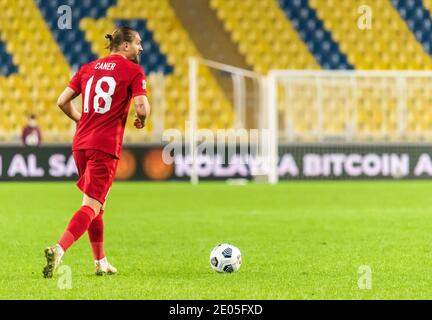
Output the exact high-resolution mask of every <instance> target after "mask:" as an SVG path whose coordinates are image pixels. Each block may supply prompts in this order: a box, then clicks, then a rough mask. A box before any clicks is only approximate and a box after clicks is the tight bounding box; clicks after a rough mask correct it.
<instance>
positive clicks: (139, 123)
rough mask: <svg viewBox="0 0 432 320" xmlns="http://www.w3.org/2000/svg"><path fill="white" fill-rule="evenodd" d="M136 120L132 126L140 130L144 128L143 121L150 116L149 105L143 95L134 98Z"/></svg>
mask: <svg viewBox="0 0 432 320" xmlns="http://www.w3.org/2000/svg"><path fill="white" fill-rule="evenodd" d="M134 103H135V111H136V117H137V118H136V119H135V122H134V126H135V128H137V129H142V128H144V126H145V120H146V119H147V118H148V117H149V116H150V103H149V101H148V99H147V96H145V95H139V96H136V97H134Z"/></svg>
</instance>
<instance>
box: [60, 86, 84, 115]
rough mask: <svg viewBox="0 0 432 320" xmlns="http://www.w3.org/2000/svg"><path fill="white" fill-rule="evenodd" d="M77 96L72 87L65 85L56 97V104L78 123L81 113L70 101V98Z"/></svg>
mask: <svg viewBox="0 0 432 320" xmlns="http://www.w3.org/2000/svg"><path fill="white" fill-rule="evenodd" d="M77 96H79V93H77V92H75V91H74V90H73V89H72V88H70V87H67V88H66V89H65V90H64V91H63V93H62V94H61V95H60V97H59V98H58V99H57V105H58V106H59V108H60V109H61V110H62V111H63V112H64V113H65V114H66V115H67V116H68V117H69V118H71V119H72V120H74V121H75V122H77V123H78V122H79V121H80V119H81V113H79V112H78V111H77V109H75V106H74V105H73V102H72V100H73V99H75V98H76V97H77Z"/></svg>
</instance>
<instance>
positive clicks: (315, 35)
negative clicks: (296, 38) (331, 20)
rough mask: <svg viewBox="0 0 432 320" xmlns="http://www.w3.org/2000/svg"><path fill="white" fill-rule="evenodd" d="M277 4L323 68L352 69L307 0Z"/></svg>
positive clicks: (281, 0)
mask: <svg viewBox="0 0 432 320" xmlns="http://www.w3.org/2000/svg"><path fill="white" fill-rule="evenodd" d="M279 4H280V6H281V7H282V9H283V10H284V11H285V14H286V15H287V17H288V18H289V19H290V21H291V22H292V25H293V26H294V28H295V29H296V31H297V33H298V34H299V35H300V36H301V38H302V39H303V41H304V42H305V43H306V45H307V47H308V48H309V50H310V52H312V53H313V55H314V57H315V59H316V60H317V61H318V62H319V64H320V65H321V66H322V67H323V68H324V69H332V70H335V69H342V70H349V69H353V66H352V65H351V64H350V63H349V62H348V61H347V58H346V56H345V54H344V53H342V52H341V51H340V50H339V46H338V44H337V43H336V42H335V41H334V40H333V39H332V37H331V34H330V33H329V32H328V31H327V30H326V29H325V28H324V26H323V23H322V21H321V20H320V19H319V18H318V17H317V15H316V13H315V11H314V10H313V9H312V8H310V7H309V5H308V1H307V0H295V1H291V0H279Z"/></svg>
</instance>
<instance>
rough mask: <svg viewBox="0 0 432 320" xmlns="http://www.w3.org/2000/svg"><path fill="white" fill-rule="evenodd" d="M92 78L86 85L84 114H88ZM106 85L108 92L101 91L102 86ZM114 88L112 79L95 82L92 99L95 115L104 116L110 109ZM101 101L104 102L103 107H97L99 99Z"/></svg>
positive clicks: (101, 79) (114, 83)
mask: <svg viewBox="0 0 432 320" xmlns="http://www.w3.org/2000/svg"><path fill="white" fill-rule="evenodd" d="M93 80H94V76H93V77H91V78H90V79H89V80H88V81H87V84H86V88H85V94H84V95H85V96H84V112H85V113H88V112H89V99H90V91H91V86H92V84H93ZM103 83H106V84H107V85H108V92H105V91H103V89H102V84H103ZM115 88H116V82H115V80H114V78H113V77H102V78H100V79H99V80H98V81H97V82H96V87H95V96H94V98H93V109H94V111H95V112H96V113H100V114H105V113H107V112H108V111H109V110H110V109H111V103H112V98H111V96H112V95H113V94H114V91H115ZM101 98H102V99H103V101H104V102H105V104H104V106H103V107H101V106H100V105H99V99H101Z"/></svg>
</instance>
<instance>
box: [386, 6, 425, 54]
mask: <svg viewBox="0 0 432 320" xmlns="http://www.w3.org/2000/svg"><path fill="white" fill-rule="evenodd" d="M391 2H392V4H393V6H394V7H395V8H396V9H397V10H398V12H399V15H400V16H401V17H402V18H403V19H404V20H405V21H406V23H407V25H408V28H409V29H410V30H411V32H412V33H413V34H414V35H415V37H416V39H417V40H418V41H419V42H420V43H421V44H422V46H423V48H424V50H425V51H426V52H427V53H428V54H430V55H432V39H431V37H430V33H431V30H432V19H431V15H430V13H429V11H428V9H426V8H425V7H424V5H423V1H422V0H391Z"/></svg>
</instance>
